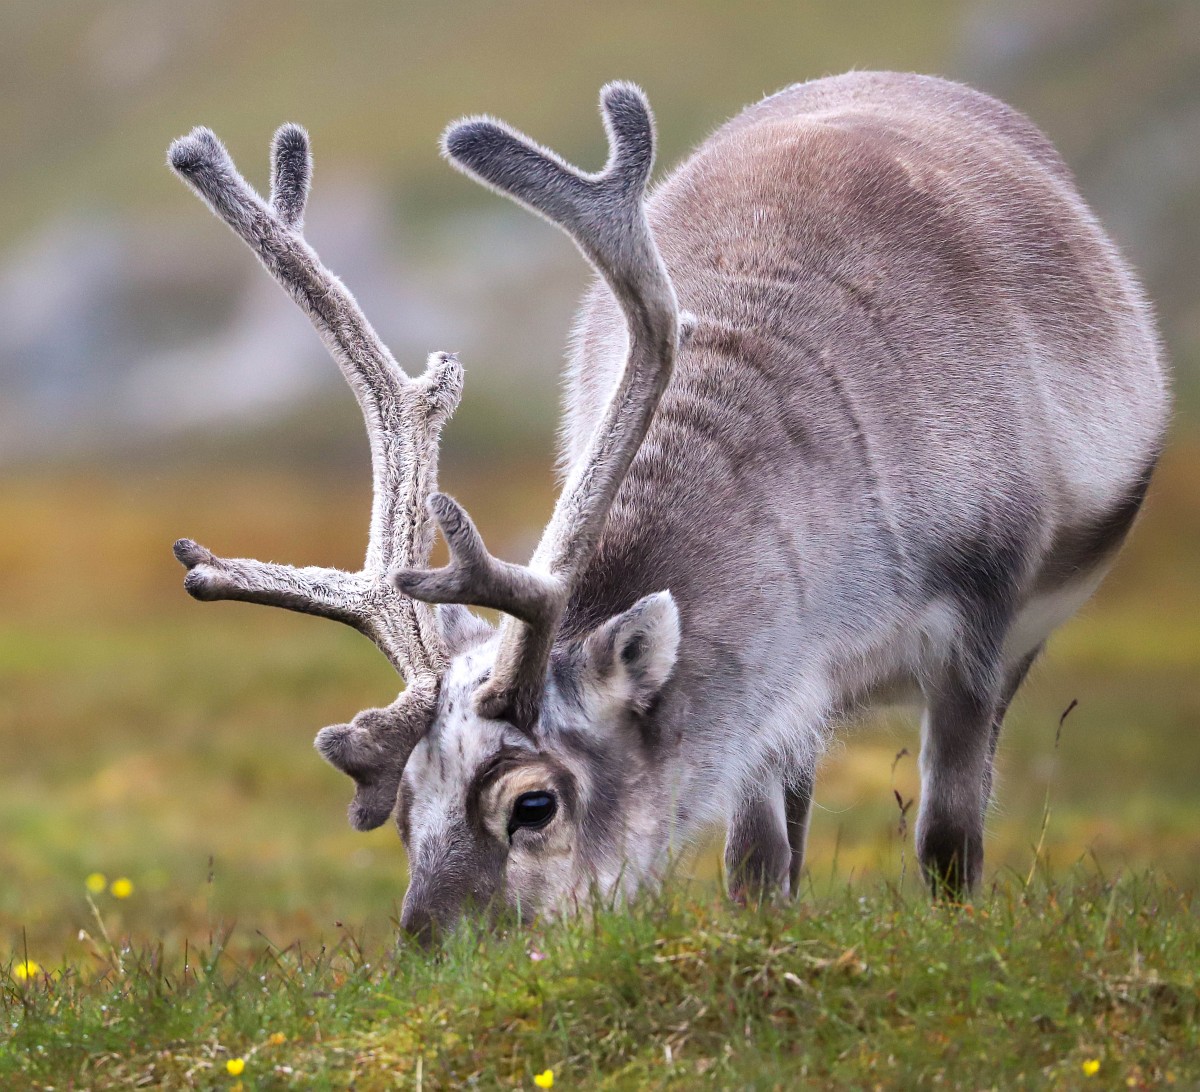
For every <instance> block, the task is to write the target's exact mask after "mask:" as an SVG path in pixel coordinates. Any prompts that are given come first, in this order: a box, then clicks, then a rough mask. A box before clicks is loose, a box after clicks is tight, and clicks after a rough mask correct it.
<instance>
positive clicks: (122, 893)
mask: <svg viewBox="0 0 1200 1092" xmlns="http://www.w3.org/2000/svg"><path fill="white" fill-rule="evenodd" d="M109 891H111V892H112V897H113V898H114V899H127V898H129V896H130V895H132V894H133V883H132V881H130V880H127V879H126V878H125V877H124V876H122V877H121V878H120V879H119V880H113V882H112V887H110V888H109Z"/></svg>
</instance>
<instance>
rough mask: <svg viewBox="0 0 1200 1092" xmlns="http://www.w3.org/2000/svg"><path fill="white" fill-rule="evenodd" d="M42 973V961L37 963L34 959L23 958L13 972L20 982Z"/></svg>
mask: <svg viewBox="0 0 1200 1092" xmlns="http://www.w3.org/2000/svg"><path fill="white" fill-rule="evenodd" d="M41 973H42V966H41V964H40V963H35V962H34V961H33V960H32V959H26V960H22V961H21V962H20V963H18V964H17V965H16V966H15V967H14V968H13V974H14V975H15V976H16V979H17V981H18V982H28V981H29V980H30V979H31V978H36V977H37V976H38V975H39V974H41Z"/></svg>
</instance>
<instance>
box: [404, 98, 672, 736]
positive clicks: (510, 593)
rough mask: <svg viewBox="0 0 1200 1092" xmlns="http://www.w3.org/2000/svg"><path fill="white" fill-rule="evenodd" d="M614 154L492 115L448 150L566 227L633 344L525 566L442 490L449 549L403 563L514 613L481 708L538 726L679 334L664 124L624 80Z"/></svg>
mask: <svg viewBox="0 0 1200 1092" xmlns="http://www.w3.org/2000/svg"><path fill="white" fill-rule="evenodd" d="M600 109H601V114H602V116H603V118H604V127H605V130H606V131H607V133H608V140H609V157H608V162H607V164H605V167H604V169H603V170H602V171H600V172H599V173H598V174H585V173H584V172H582V171H579V170H577V169H576V168H575V167H572V166H571V165H570V164H568V163H566V162H564V161H563V160H562V159H560V158H559V157H558V156H557V155H555V154H554V153H553V152H551V151H548V150H547V149H545V148H542V147H541V146H539V145H538V144H536V143H534V142H533V141H532V140H530V139H529V138H528V137H526V136H523V135H522V134H520V133H517V132H515V131H514V130H512V129H510V128H509V127H508V126H506V125H504V124H502V123H499V122H496V121H492V120H490V119H488V118H470V119H467V120H465V121H461V122H459V123H458V124H456V125H453V126H451V127H450V128H449V129H448V130H447V131H446V134H445V136H444V137H443V142H442V147H443V151H444V153H445V155H446V158H447V159H449V161H450V162H451V163H452V164H454V166H456V167H458V168H459V169H460V170H462V171H463V172H464V173H466V174H468V175H470V176H472V177H473V178H475V179H477V180H479V181H481V182H483V183H484V184H486V185H488V186H491V187H492V188H494V189H496V190H499V191H500V192H501V193H505V194H507V195H508V196H510V197H512V198H514V199H515V200H517V201H519V202H520V203H521V204H524V205H526V206H528V207H529V208H531V209H533V211H534V212H537V213H539V214H540V215H542V216H544V217H545V218H546V219H547V220H549V221H550V222H551V223H554V224H557V225H558V226H559V227H560V228H562V229H563V230H564V231H565V232H566V233H567V234H568V235H569V236H570V237H571V238H572V239H573V240H574V241H575V243H576V245H577V246H578V247H579V249H580V250H581V251H583V254H584V256H585V257H586V258H587V259H588V260H589V261H590V262H591V263H592V265H593V266H595V268H596V269H597V271H598V272H599V273H600V274H601V276H603V278H604V279H605V281H606V282H607V283H608V286H609V287H610V288H611V289H612V291H613V294H614V295H615V296H616V298H617V301H618V303H619V304H620V306H621V309H622V311H623V313H624V315H625V320H626V323H627V325H628V330H629V351H628V356H627V359H626V362H625V370H624V373H623V374H622V376H621V381H620V383H619V384H618V386H617V388H616V390H615V391H614V392H613V394H612V397H611V398H610V400H609V403H608V407H607V409H606V410H605V413H604V417H603V419H602V420H601V422H600V424H599V425H598V426H597V428H596V431H595V433H594V434H593V436H592V439H591V444H590V447H589V449H588V451H587V453H586V455H585V456H584V457H583V458H582V459H580V460H579V461H578V462H577V463H576V464H575V466H574V467H573V468H572V470H571V472H570V475H569V477H568V479H567V482H566V485H565V487H564V488H563V492H562V494H561V496H560V497H559V499H558V503H557V504H556V506H555V509H554V514H553V516H552V517H551V519H550V523H549V524H548V525H547V527H546V530H545V532H544V534H543V535H542V539H541V542H540V543H539V545H538V547H537V550H536V551H535V552H534V555H533V558H532V559H531V560H530V562H529V565H528V566H527V567H524V568H523V567H521V566H516V565H510V564H508V563H507V562H503V561H500V560H498V559H496V558H494V557H492V556H491V555H490V554H489V553H488V552H487V550H486V548H485V547H484V545H483V542H482V540H481V539H480V537H479V534H478V532H477V531H476V530H475V527H474V524H472V523H471V520H470V518H469V517H468V516H467V514H466V512H464V511H463V509H462V508H461V507H460V506H459V505H458V504H457V503H456V502H455V501H453V500H452V499H451V498H449V497H447V496H445V495H444V494H435V495H433V496H431V497H430V499H429V502H428V503H429V508H430V511H431V512H432V514H433V515H434V517H435V518H436V519H437V521H438V523H439V524H440V526H441V528H442V533H443V534H444V535H445V537H446V540H447V542H448V543H449V545H450V550H451V561H450V564H449V565H448V566H446V567H445V568H443V569H438V570H435V571H432V572H430V571H417V570H415V569H414V568H407V569H400V571H398V572H396V573H395V574H394V578H395V582H396V586H397V587H399V588H400V589H401V590H402V591H404V592H406V593H407V594H409V595H411V596H414V597H415V598H418V599H423V600H425V601H426V602H429V603H472V604H477V605H480V606H489V607H495V608H497V609H498V610H501V611H504V612H505V613H506V614H507V615H509V617H508V618H507V619H505V622H504V626H503V632H502V635H501V639H500V648H499V652H498V655H497V659H496V664H495V667H494V668H493V671H492V675H491V678H490V679H489V680H488V681H487V682H486V683H484V684H483V685H482V686H481V687H480V689H479V691H478V692H477V693H476V708H477V709H478V711H479V712H480V713H481V714H482V715H484V716H488V717H497V718H501V717H502V718H505V719H508V720H511V721H512V722H513V723H515V724H516V725H517V726H518V727H521V728H524V729H526V730H528V729H529V728H531V727H532V725H533V724H534V722H536V720H537V717H538V712H539V704H540V701H541V695H542V690H543V687H544V684H545V675H546V668H547V664H548V662H549V657H550V650H551V647H552V645H553V643H554V638H555V635H556V634H557V631H558V627H559V623H560V621H561V618H562V614H563V610H564V609H565V607H566V604H567V601H568V598H569V597H570V594H571V588H572V586H573V584H574V582H575V581H576V580H578V578H579V577H580V575H581V574H582V572H583V570H584V569H585V568H586V566H587V564H588V562H589V561H590V560H591V558H592V555H593V554H594V552H595V550H596V546H597V543H598V541H599V537H600V533H601V530H602V529H603V526H604V521H605V519H606V518H607V516H608V511H609V509H610V508H611V506H612V503H613V500H614V498H615V497H616V493H617V489H618V488H619V487H620V484H621V482H622V481H623V480H624V477H625V474H626V472H627V471H628V469H629V465H630V463H631V462H632V461H633V457H634V455H635V454H636V453H637V450H638V448H639V447H640V446H641V443H642V440H643V439H644V437H645V435H646V431H647V429H648V428H649V427H650V422H651V420H652V419H653V416H654V411H655V409H656V408H657V406H658V402H659V399H660V398H661V396H662V393H663V391H664V389H665V388H666V385H667V381H668V380H669V379H670V377H671V371H672V369H673V367H674V363H675V353H676V349H677V348H678V343H679V313H678V307H677V305H676V301H675V291H674V288H673V287H672V285H671V280H670V277H669V276H668V275H667V270H666V267H665V266H664V265H663V261H662V258H661V257H660V256H659V253H658V248H657V247H656V246H655V243H654V238H653V236H652V235H651V234H650V227H649V225H648V224H647V222H646V214H645V207H644V199H645V190H646V183H647V181H648V179H649V177H650V169H651V167H652V165H653V162H654V123H653V119H652V117H651V114H650V106H649V104H648V103H647V101H646V98H645V96H644V95H643V94H642V92H641V91H640V90H639V89H638V88H637V87H634V86H633V85H632V84H628V83H612V84H609V85H608V86H607V87H605V88H604V90H603V91H602V92H601V93H600Z"/></svg>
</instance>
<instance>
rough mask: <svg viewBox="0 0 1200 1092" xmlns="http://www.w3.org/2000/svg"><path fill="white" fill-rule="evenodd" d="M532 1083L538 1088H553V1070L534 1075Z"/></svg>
mask: <svg viewBox="0 0 1200 1092" xmlns="http://www.w3.org/2000/svg"><path fill="white" fill-rule="evenodd" d="M533 1083H534V1084H536V1085H537V1086H538V1088H553V1087H554V1070H553V1069H547V1070H546V1072H545V1073H538V1074H535V1075H534V1078H533Z"/></svg>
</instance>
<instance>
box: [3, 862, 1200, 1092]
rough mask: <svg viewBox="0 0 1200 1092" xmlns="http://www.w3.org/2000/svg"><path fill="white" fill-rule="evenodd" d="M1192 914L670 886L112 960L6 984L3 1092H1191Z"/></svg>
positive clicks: (1173, 896)
mask: <svg viewBox="0 0 1200 1092" xmlns="http://www.w3.org/2000/svg"><path fill="white" fill-rule="evenodd" d="M1195 911H1196V907H1195V905H1194V903H1193V901H1192V899H1191V896H1190V895H1187V894H1184V893H1181V892H1179V891H1177V890H1176V889H1174V888H1173V887H1172V886H1171V885H1170V884H1169V883H1167V882H1165V881H1163V880H1161V879H1158V878H1155V877H1154V876H1153V875H1142V876H1137V877H1131V878H1126V879H1121V880H1117V881H1105V880H1103V879H1101V878H1099V877H1096V876H1085V875H1083V874H1082V873H1081V874H1079V875H1078V876H1076V877H1074V878H1072V879H1071V880H1070V881H1064V882H1059V883H1049V882H1046V881H1044V880H1041V879H1035V880H1034V881H1033V882H1031V883H1030V884H1028V885H1025V884H1023V883H1022V882H1021V881H1020V879H1019V878H1016V877H1014V878H1012V879H1011V880H1005V881H1000V882H997V883H996V884H995V885H994V886H993V887H992V888H991V889H990V890H989V891H988V892H987V893H986V894H985V896H984V897H982V898H981V899H980V900H979V901H978V902H977V903H976V904H975V905H974V906H953V905H942V906H931V905H928V904H927V903H926V902H925V901H924V900H923V899H921V898H919V897H917V896H914V895H909V894H905V893H903V892H902V891H901V890H900V889H899V888H897V887H895V886H892V885H876V886H873V887H870V888H868V889H866V890H863V889H861V888H856V889H851V888H850V887H846V888H845V889H843V890H841V891H838V892H835V893H832V894H830V895H827V896H824V897H821V898H818V899H814V900H810V901H805V902H802V903H800V904H796V905H789V906H782V907H769V906H768V907H763V908H759V909H750V910H745V909H738V908H736V907H733V906H730V905H729V904H727V903H726V902H725V900H723V899H721V898H719V897H717V896H716V894H715V893H714V892H713V891H712V890H711V888H710V887H707V886H704V887H701V886H700V885H692V886H690V887H689V886H687V885H682V884H681V885H678V886H676V887H673V888H672V889H671V890H669V891H667V892H665V893H663V894H661V895H659V896H657V897H654V898H648V899H646V900H643V901H642V902H641V903H639V904H638V905H636V906H635V907H633V908H632V910H630V911H628V912H623V913H622V912H614V911H598V912H596V913H594V914H590V915H587V916H585V917H581V918H577V919H574V920H571V921H566V922H558V923H548V924H544V925H541V926H538V927H535V928H532V929H530V930H526V931H514V932H501V933H485V932H479V931H473V930H464V931H463V932H461V933H459V934H457V935H455V936H454V937H452V938H451V939H450V941H449V943H448V944H447V946H446V947H445V948H444V949H443V950H442V951H441V952H440V953H439V954H437V955H429V954H427V953H425V952H423V951H421V950H420V949H417V948H414V947H411V946H409V945H407V944H404V943H400V944H399V946H391V945H377V946H374V947H372V946H369V945H367V944H364V943H363V942H362V941H361V940H360V939H359V938H356V937H353V936H344V937H343V938H342V939H341V940H340V941H339V942H338V943H336V944H335V945H332V946H329V947H326V946H323V945H322V946H320V947H318V948H315V949H313V948H308V947H305V946H302V945H300V944H294V945H291V946H289V947H287V948H283V949H280V948H277V947H275V946H274V945H272V944H270V943H269V942H265V943H262V944H261V947H260V950H259V952H258V954H257V955H254V956H252V957H249V958H244V959H238V958H234V957H231V956H229V955H227V954H226V942H227V940H228V936H227V935H224V934H216V935H214V937H213V938H212V939H211V940H210V942H209V943H208V944H207V945H206V946H205V947H203V948H202V949H200V950H195V949H189V950H188V952H187V954H186V955H183V956H181V957H180V958H166V957H164V952H163V948H162V946H161V945H160V946H156V947H149V948H143V949H137V950H134V949H130V948H128V947H125V948H123V949H122V951H121V953H120V960H119V961H116V962H114V961H112V960H102V961H99V962H98V964H97V966H96V967H95V968H94V969H88V968H86V967H83V966H80V965H66V966H63V967H61V968H59V969H57V970H55V971H50V972H44V973H42V974H41V975H39V976H36V977H33V978H30V979H27V980H20V979H18V977H17V976H15V975H14V974H13V972H12V968H8V969H6V971H5V972H4V975H3V982H4V988H3V1007H4V1019H5V1026H6V1027H7V1028H9V1029H10V1036H9V1038H8V1040H7V1042H6V1044H5V1047H4V1049H3V1052H2V1053H0V1086H3V1087H4V1088H11V1089H21V1088H49V1087H55V1088H63V1087H87V1088H93V1089H108V1088H126V1087H132V1086H134V1085H143V1084H145V1085H150V1084H153V1085H156V1086H161V1087H166V1088H192V1087H227V1086H229V1085H230V1083H231V1082H230V1076H231V1074H232V1073H233V1072H234V1071H235V1070H237V1071H238V1072H237V1073H236V1075H237V1078H238V1079H239V1080H241V1082H242V1084H243V1087H244V1088H246V1089H253V1088H344V1087H347V1086H350V1085H353V1086H354V1087H355V1088H358V1089H373V1088H392V1087H416V1086H417V1082H418V1080H419V1081H420V1082H421V1083H423V1085H424V1087H426V1088H441V1087H485V1088H486V1087H497V1086H501V1087H528V1088H532V1087H534V1084H533V1077H534V1076H535V1075H537V1074H544V1072H545V1070H547V1069H550V1070H551V1071H552V1072H553V1074H554V1080H555V1087H560V1088H572V1087H586V1088H606V1089H607V1088H613V1089H616V1088H647V1087H652V1088H680V1089H685V1088H695V1087H717V1088H732V1087H737V1088H763V1089H767V1088H791V1087H795V1086H796V1085H797V1083H803V1082H808V1083H809V1084H811V1085H812V1086H814V1087H830V1086H837V1087H855V1088H864V1087H881V1088H894V1087H925V1086H927V1085H931V1084H934V1083H939V1084H943V1085H945V1086H946V1087H950V1088H1020V1087H1047V1086H1049V1085H1053V1086H1054V1087H1068V1088H1070V1087H1086V1086H1088V1085H1089V1084H1090V1083H1091V1082H1093V1080H1094V1081H1095V1082H1096V1083H1097V1087H1101V1086H1103V1087H1113V1086H1118V1085H1119V1086H1121V1087H1134V1088H1137V1087H1160V1086H1162V1085H1165V1084H1169V1083H1178V1084H1181V1085H1183V1086H1189V1085H1191V1084H1192V1083H1193V1082H1196V1081H1200V980H1198V977H1197V972H1198V969H1200V918H1198V917H1197V914H1196V912H1195ZM238 1059H241V1060H243V1062H244V1065H243V1066H242V1067H241V1068H240V1070H239V1067H238V1066H237V1064H236V1061H237V1060H238ZM230 1061H233V1062H234V1066H233V1067H232V1069H231V1068H229V1067H228V1066H227V1063H228V1062H230ZM543 1079H544V1078H543Z"/></svg>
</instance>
